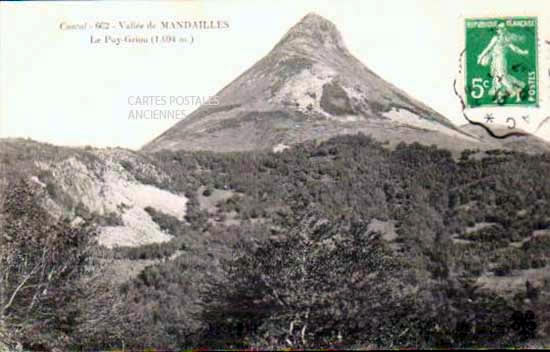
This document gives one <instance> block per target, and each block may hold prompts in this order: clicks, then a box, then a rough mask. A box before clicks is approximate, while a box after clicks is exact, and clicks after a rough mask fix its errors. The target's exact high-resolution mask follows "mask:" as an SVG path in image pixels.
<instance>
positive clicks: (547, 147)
mask: <svg viewBox="0 0 550 352" xmlns="http://www.w3.org/2000/svg"><path fill="white" fill-rule="evenodd" d="M489 128H491V131H493V132H494V133H496V134H497V135H506V134H507V133H510V132H511V130H510V129H509V128H508V127H507V126H503V125H494V126H489ZM460 129H461V130H462V131H464V132H466V133H468V134H470V135H472V136H475V137H476V138H478V139H479V140H480V141H481V142H482V143H483V144H484V145H485V146H486V147H487V148H492V149H508V150H514V151H518V152H523V153H530V154H535V153H548V152H550V143H548V142H546V141H545V140H544V139H542V138H539V137H537V136H535V135H532V134H526V135H524V136H510V137H506V138H502V139H497V138H493V137H491V136H490V135H489V134H488V133H487V131H485V130H484V129H483V128H482V127H480V126H476V125H473V124H469V123H468V124H465V125H462V126H460ZM514 131H515V132H517V131H518V130H517V129H516V130H514ZM522 132H523V131H522Z"/></svg>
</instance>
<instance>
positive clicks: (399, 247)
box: [73, 135, 550, 349]
mask: <svg viewBox="0 0 550 352" xmlns="http://www.w3.org/2000/svg"><path fill="white" fill-rule="evenodd" d="M150 159H151V161H152V162H153V163H155V165H156V166H157V167H158V168H160V169H162V170H164V171H165V172H166V173H167V174H168V175H169V178H167V179H166V180H164V181H163V182H159V181H157V180H154V179H145V178H143V179H141V181H142V182H148V183H155V184H156V185H157V186H159V187H162V188H165V189H168V190H171V191H172V192H181V193H185V194H186V196H187V197H188V198H189V203H188V205H189V207H188V211H187V213H186V216H185V221H179V220H177V219H175V218H173V217H170V216H168V215H166V214H162V213H161V212H159V211H157V210H156V209H153V208H148V209H147V212H148V213H149V215H150V216H151V217H152V218H153V219H154V221H155V222H157V223H158V224H159V226H160V227H161V228H163V229H164V230H165V231H167V232H169V233H171V234H172V235H174V236H175V237H174V239H173V240H172V241H170V242H167V243H164V244H159V245H148V246H143V247H139V248H118V249H116V250H114V251H112V253H111V255H112V257H113V258H129V259H132V260H142V259H155V260H157V261H156V264H155V265H151V266H148V267H146V268H145V269H144V270H143V271H142V272H141V273H140V274H139V275H138V276H137V277H136V278H134V279H132V280H130V281H128V282H125V283H123V284H122V285H121V287H117V288H115V289H116V296H117V297H118V298H119V299H120V300H121V301H123V302H124V307H122V308H121V311H123V312H126V313H124V314H123V313H120V314H119V318H121V319H122V320H123V322H122V323H121V325H122V326H123V327H124V329H119V330H117V334H118V335H117V337H116V339H114V338H112V337H110V335H105V336H107V338H105V339H102V338H101V337H102V335H101V334H99V333H98V334H95V335H94V337H95V341H94V342H93V343H92V342H88V346H90V347H93V348H115V347H117V348H120V347H122V346H126V347H131V348H136V349H143V348H146V347H152V346H154V347H162V348H176V347H178V348H179V347H185V346H194V347H197V346H201V347H225V348H229V347H271V348H284V347H293V348H300V347H305V348H308V347H341V348H345V347H365V346H374V347H394V346H400V347H421V346H425V347H470V346H486V347H494V346H514V345H517V344H520V343H523V342H524V341H526V340H528V339H532V338H534V337H537V336H538V337H544V336H548V335H547V334H549V333H550V331H549V327H548V326H547V324H546V321H547V320H548V319H549V312H550V309H549V308H550V307H548V304H547V303H546V302H547V301H548V300H547V298H548V296H549V295H550V283H548V280H547V281H546V282H545V283H544V284H543V285H542V286H541V285H540V283H538V284H536V285H535V284H533V283H530V282H529V281H527V280H526V282H525V285H524V287H522V289H521V290H519V291H518V290H516V291H514V292H504V291H499V290H498V289H493V288H490V287H489V288H487V287H484V286H483V285H482V283H483V282H484V281H483V280H482V279H485V278H495V277H496V278H505V277H507V275H510V274H513V273H521V272H522V271H525V270H544V268H547V266H548V264H549V259H550V258H549V257H550V210H549V209H550V179H549V178H548V177H546V175H548V174H550V155H526V154H521V153H515V152H508V151H507V152H503V151H490V152H487V153H481V152H476V151H465V152H464V153H463V154H462V156H461V157H460V159H458V160H456V159H454V158H453V157H452V155H451V153H450V152H448V151H445V150H441V149H438V148H436V147H427V146H422V145H420V144H412V145H405V144H400V145H398V146H397V147H396V148H395V149H394V150H389V149H386V148H384V146H383V145H381V144H380V143H377V142H375V141H373V140H372V139H371V138H369V137H367V136H364V135H356V136H342V137H335V138H332V139H331V140H329V141H326V142H323V143H320V144H317V143H313V142H311V143H306V144H302V145H298V146H295V147H293V148H291V149H289V150H286V151H284V152H281V153H271V152H246V153H224V154H216V153H209V152H193V153H191V152H183V151H182V152H169V151H164V152H161V153H157V154H154V155H151V156H150ZM199 189H200V190H201V191H198V190H199ZM220 192H230V194H231V196H228V197H219V198H210V197H216V196H219V194H221V193H220ZM204 199H219V200H218V201H217V202H216V205H215V208H214V209H206V208H205V207H204V206H203V205H201V201H203V202H204ZM115 220H116V219H115ZM104 221H106V222H107V223H108V222H109V221H111V220H108V219H107V220H105V219H104ZM112 221H114V220H112ZM374 222H378V223H382V224H385V226H386V230H380V229H376V228H372V227H371V224H373V223H374ZM388 228H389V229H390V230H388ZM168 257H171V259H170V260H167V258H168ZM130 312H131V313H130ZM545 324H546V325H545ZM537 334H538V335H537ZM79 343H81V342H78V338H75V339H74V340H73V346H78V345H79Z"/></svg>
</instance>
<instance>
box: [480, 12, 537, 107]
mask: <svg viewBox="0 0 550 352" xmlns="http://www.w3.org/2000/svg"><path fill="white" fill-rule="evenodd" d="M521 39H522V38H521V36H518V35H515V34H510V33H508V31H507V30H506V26H505V25H504V23H499V24H498V26H497V34H496V35H495V36H494V37H493V38H491V41H490V42H489V45H487V47H486V48H485V49H484V50H483V51H482V52H481V54H479V56H478V58H477V63H478V64H480V65H482V66H487V65H489V64H490V65H491V75H492V77H493V82H492V83H493V84H492V87H491V89H490V90H489V94H490V95H492V96H496V98H497V99H496V100H497V102H502V101H503V99H504V98H505V97H506V96H516V97H517V99H518V100H519V98H520V93H521V90H522V89H523V88H524V87H525V85H526V84H525V82H522V81H520V80H519V79H517V78H516V77H514V76H512V75H511V74H509V73H508V62H507V60H506V56H507V54H508V51H509V50H511V51H513V52H514V53H516V54H519V55H527V54H528V53H529V51H528V50H523V49H520V48H518V47H517V46H516V45H514V43H513V42H515V41H520V40H521Z"/></svg>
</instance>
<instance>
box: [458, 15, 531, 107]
mask: <svg viewBox="0 0 550 352" xmlns="http://www.w3.org/2000/svg"><path fill="white" fill-rule="evenodd" d="M465 27H466V33H465V44H466V51H465V55H466V73H465V93H466V103H467V106H468V107H469V108H476V107H489V106H518V107H519V106H521V107H537V106H538V104H539V88H538V87H539V85H538V79H539V77H538V74H539V73H538V62H537V61H538V60H537V58H538V53H537V18H535V17H502V18H475V19H466V20H465Z"/></svg>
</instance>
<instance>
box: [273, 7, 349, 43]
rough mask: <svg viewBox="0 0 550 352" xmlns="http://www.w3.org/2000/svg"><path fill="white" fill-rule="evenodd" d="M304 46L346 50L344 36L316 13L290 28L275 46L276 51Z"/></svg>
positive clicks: (332, 24)
mask: <svg viewBox="0 0 550 352" xmlns="http://www.w3.org/2000/svg"><path fill="white" fill-rule="evenodd" d="M304 45H305V46H308V47H313V48H315V49H319V48H321V47H322V48H325V49H338V50H345V45H344V42H343V40H342V36H341V34H340V32H339V31H338V29H337V28H336V26H335V25H334V23H332V22H330V21H329V20H327V19H326V18H324V17H321V16H319V15H317V14H315V13H309V14H307V15H306V16H305V17H303V18H302V19H301V20H300V22H298V23H297V24H295V25H294V26H293V27H292V28H290V30H289V31H288V32H287V33H286V34H285V35H284V36H283V38H282V39H281V40H280V41H279V43H278V44H277V45H276V46H275V49H277V48H285V49H290V50H292V49H293V48H299V49H303V48H304Z"/></svg>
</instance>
